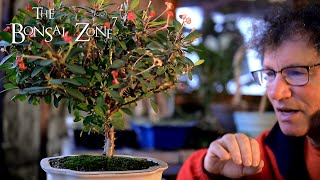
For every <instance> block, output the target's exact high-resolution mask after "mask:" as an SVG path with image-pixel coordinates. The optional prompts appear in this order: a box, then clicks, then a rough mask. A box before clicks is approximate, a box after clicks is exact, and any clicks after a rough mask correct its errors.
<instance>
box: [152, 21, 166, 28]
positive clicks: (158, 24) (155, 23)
mask: <svg viewBox="0 0 320 180" xmlns="http://www.w3.org/2000/svg"><path fill="white" fill-rule="evenodd" d="M166 23H167V21H153V22H149V24H148V26H149V27H154V26H161V25H164V24H166Z"/></svg>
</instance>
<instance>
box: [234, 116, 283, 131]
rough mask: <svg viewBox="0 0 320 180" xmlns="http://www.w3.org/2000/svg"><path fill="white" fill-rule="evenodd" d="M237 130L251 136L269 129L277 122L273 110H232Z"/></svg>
mask: <svg viewBox="0 0 320 180" xmlns="http://www.w3.org/2000/svg"><path fill="white" fill-rule="evenodd" d="M233 115H234V117H233V118H234V122H235V125H236V128H237V132H240V133H244V134H247V135H249V136H251V137H257V136H259V135H260V134H261V133H262V132H263V131H265V130H267V129H271V128H272V127H273V126H274V124H275V123H276V122H277V117H276V115H275V113H274V112H263V113H259V112H234V113H233Z"/></svg>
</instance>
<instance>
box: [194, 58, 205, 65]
mask: <svg viewBox="0 0 320 180" xmlns="http://www.w3.org/2000/svg"><path fill="white" fill-rule="evenodd" d="M204 61H205V60H203V59H200V60H198V61H197V62H196V63H195V64H194V65H195V66H199V65H200V64H202V63H204Z"/></svg>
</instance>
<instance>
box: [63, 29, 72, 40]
mask: <svg viewBox="0 0 320 180" xmlns="http://www.w3.org/2000/svg"><path fill="white" fill-rule="evenodd" d="M62 38H63V40H64V41H65V42H70V41H72V36H69V32H68V31H67V32H66V33H65V34H64V35H62Z"/></svg>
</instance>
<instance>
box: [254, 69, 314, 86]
mask: <svg viewBox="0 0 320 180" xmlns="http://www.w3.org/2000/svg"><path fill="white" fill-rule="evenodd" d="M316 66H320V63H318V64H314V65H311V66H289V67H285V68H282V69H280V70H279V71H275V70H273V69H260V70H256V71H252V72H251V75H252V78H253V80H254V81H255V82H256V83H258V84H259V85H260V86H264V85H262V84H261V83H260V81H257V80H256V79H255V78H254V77H255V75H254V74H256V73H258V72H260V73H262V71H265V70H268V71H271V72H273V74H274V79H275V77H276V75H277V73H280V74H281V76H282V77H283V79H284V80H285V81H286V83H287V84H288V85H291V86H304V85H306V84H308V82H309V77H310V74H309V72H310V69H312V68H314V67H316ZM288 68H305V69H306V70H307V72H308V79H307V82H306V83H304V84H299V85H293V84H291V83H289V82H288V81H287V80H286V77H285V76H284V75H283V74H282V72H283V70H285V69H288ZM274 79H273V80H274ZM273 80H272V81H273ZM272 81H271V82H272ZM266 86H267V85H265V86H264V87H266Z"/></svg>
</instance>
